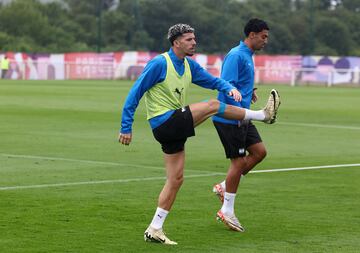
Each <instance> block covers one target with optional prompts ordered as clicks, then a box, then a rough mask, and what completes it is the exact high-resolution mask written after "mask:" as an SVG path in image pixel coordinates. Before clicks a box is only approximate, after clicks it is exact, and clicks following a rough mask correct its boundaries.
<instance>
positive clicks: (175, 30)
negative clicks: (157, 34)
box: [167, 24, 195, 45]
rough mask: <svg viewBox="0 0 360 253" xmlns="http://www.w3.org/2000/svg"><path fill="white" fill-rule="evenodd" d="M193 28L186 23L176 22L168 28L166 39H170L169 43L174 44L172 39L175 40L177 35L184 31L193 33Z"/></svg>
mask: <svg viewBox="0 0 360 253" xmlns="http://www.w3.org/2000/svg"><path fill="white" fill-rule="evenodd" d="M194 32H195V29H194V28H192V27H191V26H189V25H187V24H176V25H173V26H172V27H170V28H169V32H168V36H167V38H168V40H169V41H170V43H171V45H173V44H174V40H176V39H177V38H178V37H179V36H181V35H183V34H184V33H194Z"/></svg>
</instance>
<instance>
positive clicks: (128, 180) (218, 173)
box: [0, 163, 360, 191]
mask: <svg viewBox="0 0 360 253" xmlns="http://www.w3.org/2000/svg"><path fill="white" fill-rule="evenodd" d="M348 167H360V163H354V164H336V165H324V166H311V167H299V168H283V169H270V170H256V171H250V173H269V172H285V171H301V170H316V169H328V168H348ZM224 175H226V173H220V172H214V173H209V174H197V175H188V176H184V177H185V178H197V177H211V176H224ZM165 179H166V177H145V178H128V179H115V180H100V181H85V182H72V183H56V184H39V185H23V186H22V185H18V186H4V187H0V191H6V190H21V189H36V188H49V187H62V186H74V185H91V184H110V183H128V182H143V181H153V180H165Z"/></svg>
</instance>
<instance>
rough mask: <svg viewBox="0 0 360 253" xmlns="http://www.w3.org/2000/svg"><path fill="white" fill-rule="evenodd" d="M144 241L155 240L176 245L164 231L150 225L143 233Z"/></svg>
mask: <svg viewBox="0 0 360 253" xmlns="http://www.w3.org/2000/svg"><path fill="white" fill-rule="evenodd" d="M144 240H145V242H157V243H162V244H167V245H177V242H174V241H171V240H170V239H169V238H168V237H167V236H166V235H165V233H164V231H163V230H162V229H161V228H160V229H154V228H152V227H150V226H149V227H148V228H147V229H146V230H145V233H144Z"/></svg>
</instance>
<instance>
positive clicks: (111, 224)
mask: <svg viewBox="0 0 360 253" xmlns="http://www.w3.org/2000/svg"><path fill="white" fill-rule="evenodd" d="M130 86H131V83H130V82H127V81H6V80H0V252H4V253H5V252H219V251H221V252H359V249H360V237H359V235H360V228H359V224H360V212H359V210H360V199H359V196H360V165H359V163H360V141H359V140H360V99H359V97H360V89H356V88H337V87H334V88H324V87H288V86H260V89H259V95H260V101H259V102H258V103H257V104H255V105H254V108H261V107H262V105H263V104H264V103H265V101H266V99H267V96H268V95H267V94H268V92H269V91H270V89H271V88H273V87H276V88H277V89H278V90H279V92H280V95H281V98H282V105H281V107H280V112H279V119H278V122H277V123H276V124H274V125H265V124H262V123H256V125H257V127H258V129H259V131H260V133H261V135H262V138H263V141H264V142H265V144H266V146H267V149H268V156H267V158H266V159H265V160H264V161H263V162H262V163H261V164H260V165H259V166H258V167H257V168H256V171H262V170H268V169H280V168H299V167H310V166H324V165H341V166H339V167H336V168H323V169H314V170H296V171H287V172H284V171H283V172H279V171H278V172H267V173H265V172H263V173H251V174H249V175H248V176H246V178H245V179H244V180H243V181H242V182H241V185H240V188H239V191H238V197H237V199H236V203H235V206H236V207H235V209H236V212H237V215H238V217H239V219H240V221H241V223H242V224H243V225H244V226H245V228H246V232H245V233H236V232H232V231H230V230H228V229H227V228H226V227H225V226H224V225H223V224H221V223H217V222H216V221H215V214H216V212H217V210H218V209H219V208H220V203H219V201H218V199H216V197H214V196H213V194H212V192H211V188H212V185H213V184H214V183H215V182H218V181H220V180H222V179H223V177H224V174H225V173H226V170H227V166H228V161H226V160H225V159H224V154H223V149H222V146H221V144H220V141H219V139H218V137H217V135H216V131H215V129H214V127H213V126H212V124H211V122H210V121H207V122H205V123H204V124H203V125H201V126H199V127H198V128H197V129H196V137H193V138H190V139H189V140H188V142H187V144H186V153H187V158H186V168H185V177H186V179H185V182H184V185H183V187H182V188H181V190H180V192H179V194H178V197H177V200H176V202H175V205H174V206H173V209H172V211H171V212H170V214H169V216H168V218H167V221H166V223H165V227H164V228H165V230H166V231H167V235H168V236H169V237H170V238H171V239H173V240H175V241H177V242H178V243H179V245H177V246H174V247H168V246H164V245H159V244H151V243H145V242H144V241H143V232H144V230H145V229H146V227H147V226H148V224H149V223H150V221H151V219H152V216H153V214H154V212H155V208H156V202H157V197H158V194H159V192H160V190H161V188H162V186H163V183H164V170H163V165H162V164H163V161H162V152H161V149H160V146H159V144H158V143H157V142H156V141H155V140H154V138H153V137H152V133H151V130H150V127H149V125H148V123H147V121H146V120H145V110H144V104H143V102H142V103H141V104H140V106H139V108H138V110H137V113H136V118H135V124H134V130H133V143H132V144H131V145H130V146H129V147H125V146H122V145H120V144H118V143H117V132H118V129H119V126H120V115H121V108H122V105H123V102H124V100H125V97H126V95H127V92H128V90H129V89H130ZM190 94H191V95H190V96H189V97H190V102H196V101H201V100H204V99H207V98H210V97H216V93H215V92H214V91H207V90H204V89H200V88H197V87H195V86H194V87H193V88H192V90H191V91H190ZM349 164H353V166H351V167H350V165H349ZM354 164H355V165H354Z"/></svg>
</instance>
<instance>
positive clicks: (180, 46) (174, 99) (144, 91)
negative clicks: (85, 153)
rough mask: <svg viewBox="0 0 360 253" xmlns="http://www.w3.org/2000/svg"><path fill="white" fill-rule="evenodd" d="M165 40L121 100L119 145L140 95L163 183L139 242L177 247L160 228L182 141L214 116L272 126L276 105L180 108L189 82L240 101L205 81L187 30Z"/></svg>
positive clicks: (128, 134) (182, 27) (178, 170)
mask: <svg viewBox="0 0 360 253" xmlns="http://www.w3.org/2000/svg"><path fill="white" fill-rule="evenodd" d="M168 39H169V41H170V43H171V48H170V50H169V51H168V52H166V53H163V54H161V55H159V56H157V57H155V58H154V59H152V60H151V61H150V62H149V63H148V64H147V65H146V66H145V68H144V70H143V72H142V73H141V75H140V76H139V78H138V79H137V81H136V82H135V83H134V85H133V87H132V88H131V90H130V92H129V94H128V96H127V98H126V101H125V104H124V107H123V111H122V121H121V130H120V133H119V142H120V143H122V144H124V145H129V144H130V142H131V140H132V124H133V121H134V114H135V110H136V108H137V106H138V104H139V101H140V99H141V98H142V96H143V95H145V105H146V110H147V119H148V120H149V123H150V126H151V128H152V131H153V135H154V137H155V139H156V140H157V141H158V142H159V143H160V144H161V148H162V151H163V153H164V162H165V170H166V177H167V179H166V182H165V185H164V187H163V189H162V191H161V193H160V195H159V198H158V207H157V209H156V212H155V214H154V216H153V219H152V221H151V223H150V225H149V227H148V228H147V229H146V231H145V233H144V239H145V241H150V242H160V243H163V244H170V245H174V244H177V243H176V242H174V241H172V240H170V239H169V238H168V237H167V236H166V235H165V234H164V232H163V229H162V227H163V224H164V221H165V219H166V217H167V215H168V213H169V211H170V209H171V207H172V205H173V203H174V201H175V198H176V194H177V192H178V190H179V189H180V186H181V185H182V182H183V172H184V162H185V152H184V145H185V142H186V140H187V138H188V137H191V136H194V135H195V132H194V128H195V127H196V126H198V125H199V124H201V123H202V122H203V121H205V120H206V119H207V118H209V117H211V116H213V115H215V114H217V115H221V116H222V117H225V118H230V119H235V120H243V119H246V120H250V119H252V120H258V121H263V122H265V123H272V122H273V120H274V118H275V115H276V112H277V107H278V104H279V102H278V97H277V96H275V97H274V96H270V98H269V101H268V103H267V105H266V106H265V108H264V109H263V110H259V111H251V110H247V109H243V108H240V107H236V106H231V105H226V104H225V103H221V102H219V101H218V100H216V99H210V100H207V101H203V102H199V103H195V104H191V105H188V106H186V97H187V94H188V89H189V87H190V85H191V84H192V83H194V84H196V85H199V86H201V87H204V88H207V89H217V90H218V91H219V92H223V93H224V96H229V99H230V100H234V101H240V100H241V96H240V93H239V92H238V90H237V89H235V88H234V87H233V86H232V85H231V84H230V83H228V82H226V81H224V80H222V79H219V78H215V77H213V76H211V75H210V74H209V73H208V72H206V71H205V70H204V69H203V68H202V67H201V66H200V65H199V64H198V63H196V62H195V61H194V60H193V59H191V58H190V57H188V56H192V55H193V54H194V53H195V47H196V40H195V34H194V29H193V28H192V27H190V26H189V25H186V24H176V25H174V26H172V27H170V28H169V31H168Z"/></svg>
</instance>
